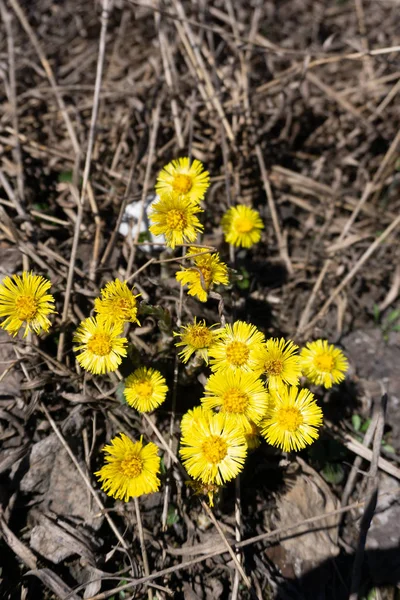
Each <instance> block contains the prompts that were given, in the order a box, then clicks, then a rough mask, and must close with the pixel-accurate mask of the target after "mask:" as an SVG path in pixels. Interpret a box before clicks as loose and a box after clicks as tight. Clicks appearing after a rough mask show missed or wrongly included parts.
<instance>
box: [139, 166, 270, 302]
mask: <svg viewBox="0 0 400 600" xmlns="http://www.w3.org/2000/svg"><path fill="white" fill-rule="evenodd" d="M209 185H210V175H209V173H208V172H207V171H204V168H203V165H202V163H201V162H200V161H199V160H193V162H192V163H191V162H190V160H189V158H187V157H186V158H180V159H178V160H173V161H172V162H171V163H169V164H168V165H166V166H165V167H164V169H163V170H162V171H161V173H160V174H159V177H158V180H157V184H156V188H155V189H156V192H157V194H158V196H159V200H158V201H157V202H156V203H155V204H154V206H153V212H152V213H151V214H150V221H151V222H152V225H151V227H150V231H151V232H152V233H153V234H154V235H164V236H165V240H166V244H167V246H169V247H171V248H175V247H176V246H178V245H182V244H192V243H193V242H195V240H196V238H197V234H198V233H200V232H202V231H203V225H202V224H201V223H200V221H199V219H198V217H197V215H198V214H199V213H201V212H203V209H202V208H201V206H200V201H201V200H203V199H204V196H205V194H206V192H207V189H208V187H209ZM221 224H222V230H223V232H224V235H225V240H226V241H227V242H228V243H229V244H232V245H234V246H238V247H241V246H242V247H244V248H250V247H251V246H252V245H253V244H256V243H257V242H259V241H260V239H261V229H263V227H264V226H263V223H262V220H261V218H260V215H259V214H258V212H257V211H256V210H254V209H252V208H249V207H248V206H244V205H241V204H239V205H238V206H233V207H231V208H230V209H229V210H227V211H226V213H225V214H224V216H223V218H222V223H221ZM186 256H187V258H188V259H191V262H192V266H190V267H188V268H185V269H183V270H182V271H179V272H178V273H177V274H176V279H177V280H178V281H179V282H180V283H181V285H187V286H188V293H189V295H191V296H197V298H198V299H199V300H200V301H201V302H206V300H207V298H208V292H209V291H211V289H212V287H213V286H214V285H218V284H220V285H228V283H229V278H228V267H227V265H226V264H225V263H224V262H222V261H221V260H220V257H219V253H218V252H216V253H214V254H211V253H210V252H208V251H204V249H203V250H202V249H201V248H200V247H194V246H193V247H189V250H188V252H187V254H186Z"/></svg>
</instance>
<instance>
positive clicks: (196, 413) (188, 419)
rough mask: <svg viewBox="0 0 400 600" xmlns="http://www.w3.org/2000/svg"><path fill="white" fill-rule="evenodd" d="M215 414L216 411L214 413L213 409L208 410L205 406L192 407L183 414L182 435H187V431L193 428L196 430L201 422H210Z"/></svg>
mask: <svg viewBox="0 0 400 600" xmlns="http://www.w3.org/2000/svg"><path fill="white" fill-rule="evenodd" d="M214 414H215V413H213V412H212V410H208V409H206V408H204V406H195V407H194V408H191V409H190V410H188V411H187V412H186V413H185V414H184V415H183V417H182V419H181V433H182V435H186V433H187V432H188V431H189V430H190V429H192V428H194V430H196V428H197V426H198V424H199V423H200V422H201V423H205V422H209V420H210V419H211V417H213V416H214Z"/></svg>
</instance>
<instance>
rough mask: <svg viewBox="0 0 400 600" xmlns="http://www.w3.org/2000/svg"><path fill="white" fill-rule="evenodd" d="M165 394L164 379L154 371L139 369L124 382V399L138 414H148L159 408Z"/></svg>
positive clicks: (145, 368)
mask: <svg viewBox="0 0 400 600" xmlns="http://www.w3.org/2000/svg"><path fill="white" fill-rule="evenodd" d="M167 392H168V386H167V385H166V381H165V378H164V377H163V376H162V375H161V373H160V371H156V370H155V369H151V368H147V367H139V369H136V371H134V372H133V373H132V374H131V375H129V377H127V379H126V381H125V389H124V396H125V399H126V401H127V403H128V404H129V405H130V406H133V408H136V410H138V411H139V412H150V411H151V410H154V409H155V408H157V406H160V404H162V403H163V402H164V400H165V397H166V395H167Z"/></svg>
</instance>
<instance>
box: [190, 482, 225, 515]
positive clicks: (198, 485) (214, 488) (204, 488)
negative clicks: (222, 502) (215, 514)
mask: <svg viewBox="0 0 400 600" xmlns="http://www.w3.org/2000/svg"><path fill="white" fill-rule="evenodd" d="M185 483H186V485H187V486H189V487H191V488H192V490H193V492H194V494H195V496H207V497H208V504H209V506H211V508H212V507H213V506H214V494H217V493H218V491H219V489H220V488H219V486H218V485H215V483H202V482H201V481H192V480H189V481H185Z"/></svg>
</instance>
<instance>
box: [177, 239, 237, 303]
mask: <svg viewBox="0 0 400 600" xmlns="http://www.w3.org/2000/svg"><path fill="white" fill-rule="evenodd" d="M194 254H196V255H197V256H195V257H194V258H193V259H192V260H193V266H192V267H188V268H187V269H184V270H183V271H178V273H177V274H176V279H177V281H180V283H181V285H187V286H188V287H189V290H188V294H189V296H197V297H198V299H199V300H200V301H201V302H206V301H207V298H208V292H209V291H210V290H211V288H212V286H213V285H216V284H221V285H228V283H229V278H228V267H227V266H226V264H225V263H223V262H221V261H220V259H219V254H218V252H217V253H215V254H210V253H208V252H207V253H205V252H202V250H201V248H189V250H188V253H187V254H186V256H187V257H188V258H190V257H191V256H193V255H194Z"/></svg>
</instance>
